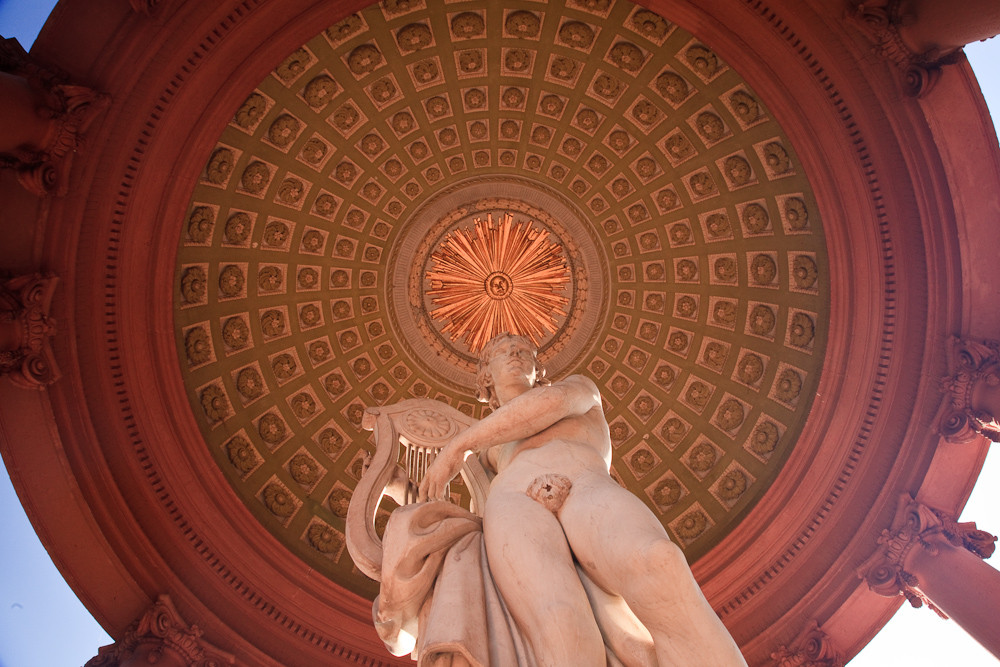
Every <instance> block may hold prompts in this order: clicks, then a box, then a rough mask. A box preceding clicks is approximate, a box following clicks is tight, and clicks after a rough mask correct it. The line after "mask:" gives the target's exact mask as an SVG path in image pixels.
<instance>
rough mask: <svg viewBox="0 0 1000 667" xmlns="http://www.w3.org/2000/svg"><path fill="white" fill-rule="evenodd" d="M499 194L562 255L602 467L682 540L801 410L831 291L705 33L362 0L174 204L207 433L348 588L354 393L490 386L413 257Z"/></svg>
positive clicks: (743, 490) (767, 454)
mask: <svg viewBox="0 0 1000 667" xmlns="http://www.w3.org/2000/svg"><path fill="white" fill-rule="evenodd" d="M237 106H238V108H235V107H237ZM507 213H510V214H512V215H513V216H514V218H515V220H516V221H518V222H526V221H531V223H532V224H534V225H536V226H537V229H540V230H544V231H546V232H550V233H551V235H550V237H549V238H550V239H551V240H552V241H556V242H558V243H559V244H560V246H561V247H562V248H563V252H564V254H565V260H566V262H567V267H568V272H567V277H566V281H565V283H564V284H563V286H562V287H560V289H561V292H560V294H561V295H562V297H563V298H564V299H565V301H566V306H565V311H566V312H565V313H564V314H563V315H564V316H559V317H557V318H556V319H555V320H554V324H552V326H551V327H549V329H546V333H545V336H544V341H543V343H542V347H541V349H542V353H541V355H542V358H543V360H544V361H546V363H547V364H548V365H549V367H550V372H553V371H554V375H555V376H556V377H559V376H563V375H566V374H569V373H585V374H587V375H589V376H590V377H592V378H593V379H594V380H595V381H597V382H598V384H599V386H600V387H601V391H602V394H603V396H604V399H605V409H606V414H607V418H608V422H609V423H610V425H611V435H612V439H613V443H614V446H615V451H614V462H613V474H614V475H615V477H616V478H617V479H619V480H620V481H621V482H622V483H623V484H624V485H626V486H628V487H629V488H631V489H632V490H633V491H634V492H635V493H636V494H637V495H638V496H639V497H640V498H642V499H643V500H644V501H645V502H646V503H647V504H648V505H649V506H650V508H651V509H652V510H653V511H654V512H655V513H656V514H657V516H659V517H660V518H661V519H662V521H663V523H664V525H665V526H667V529H668V531H669V532H670V534H671V536H672V538H673V539H674V540H675V541H677V542H678V543H679V544H680V545H682V546H683V547H684V549H685V551H686V552H687V554H688V556H689V558H692V559H693V558H696V557H697V556H698V555H700V554H702V553H704V552H705V551H706V550H708V549H709V548H710V547H711V546H712V545H713V544H715V543H717V542H718V541H719V540H720V539H721V538H722V537H723V536H724V535H725V534H726V533H727V532H728V531H729V530H730V529H731V528H732V527H733V526H734V525H735V523H736V522H737V521H738V520H739V518H740V517H741V516H742V515H743V514H744V513H745V511H746V510H747V509H749V507H750V506H752V504H753V503H754V502H755V501H756V500H757V499H758V498H759V497H760V496H761V494H762V493H763V491H764V490H766V488H767V486H768V484H769V483H770V482H771V481H772V480H773V479H774V477H775V475H776V474H777V472H778V471H779V469H780V466H781V464H782V463H783V462H784V460H785V459H786V458H787V455H788V453H789V452H790V450H791V448H792V447H793V446H794V445H795V441H796V438H797V435H798V433H799V432H800V431H801V428H802V425H803V423H804V421H805V418H806V416H807V412H808V408H809V405H810V403H811V397H812V395H813V393H814V391H815V388H816V386H817V382H818V379H819V377H818V376H819V371H820V367H821V365H822V356H823V350H824V344H825V339H826V330H827V317H828V303H829V296H828V294H829V291H828V290H829V281H828V276H827V273H826V271H827V262H826V254H825V247H824V242H823V235H822V229H821V225H820V221H819V219H818V215H817V212H816V204H815V201H814V199H813V197H812V195H811V193H810V190H809V186H808V182H807V180H806V178H805V175H804V174H803V173H802V170H801V166H800V164H799V162H798V160H797V158H796V155H795V151H794V150H793V147H792V146H790V145H789V142H788V139H787V137H786V136H785V134H784V133H783V132H782V131H781V129H780V128H779V127H778V125H777V123H776V122H775V121H774V119H773V118H772V117H771V116H770V115H769V113H768V111H767V108H766V104H765V103H764V101H763V100H760V99H758V97H757V96H756V95H755V93H754V92H753V91H752V90H751V88H750V87H749V86H748V85H747V83H746V82H745V81H743V79H741V77H740V76H739V75H738V74H737V73H736V72H735V71H733V69H732V68H730V67H729V66H728V65H727V64H726V63H725V62H723V61H722V60H721V59H720V58H719V57H718V56H717V55H716V54H715V53H713V51H712V50H711V49H710V48H709V46H708V45H705V44H703V43H701V42H700V41H698V39H697V38H696V37H694V36H692V35H691V34H689V33H687V32H685V31H683V30H682V29H680V28H678V27H677V26H675V25H674V24H672V23H670V22H669V21H667V20H665V19H663V18H661V17H659V16H656V15H655V14H652V13H651V12H649V11H647V10H644V9H642V8H639V7H637V6H635V5H632V4H630V3H627V2H617V3H613V4H612V3H607V2H600V1H595V0H589V1H584V2H578V1H576V0H569V1H568V2H566V3H565V4H564V3H563V2H549V3H536V2H520V3H510V4H502V3H494V2H461V1H458V2H443V1H435V2H430V1H428V2H420V1H414V2H386V3H384V4H381V5H373V6H370V7H368V8H367V9H365V10H364V11H362V12H360V13H359V14H357V15H353V16H351V17H349V18H348V19H346V20H344V21H342V22H341V23H339V24H337V25H335V26H333V27H331V28H329V29H328V30H325V31H324V32H322V33H321V34H319V35H318V36H317V37H315V38H314V39H312V40H310V41H309V42H308V43H307V44H305V45H304V46H303V47H302V48H301V49H299V50H297V51H296V52H294V53H292V54H291V55H290V56H289V57H288V59H287V60H285V61H284V62H282V63H281V64H279V65H278V66H277V67H276V68H275V70H274V72H273V74H272V75H271V76H269V77H267V78H266V79H265V80H264V81H262V82H261V83H260V85H259V86H257V88H256V90H255V91H254V92H253V93H252V94H251V95H250V96H249V97H248V98H247V99H246V101H245V102H243V103H242V105H239V104H236V105H234V117H233V120H232V122H231V123H230V124H229V126H228V127H227V128H226V129H225V131H224V132H223V133H222V136H221V137H219V140H218V143H217V145H216V147H215V148H214V149H213V151H212V152H211V154H210V155H207V156H206V166H205V170H204V172H203V173H202V174H201V180H200V182H199V184H198V186H197V187H196V189H195V192H194V194H193V197H192V201H191V205H190V208H189V215H188V218H187V219H186V220H182V221H178V225H179V226H180V227H181V230H180V248H179V255H178V259H177V278H176V294H175V301H176V309H175V312H176V333H177V344H178V353H179V360H180V364H181V366H182V369H183V373H184V378H185V382H186V385H187V388H188V392H189V395H190V398H191V402H192V409H193V410H194V412H195V416H196V419H197V420H198V422H199V423H200V425H201V430H202V433H203V435H204V437H205V441H206V443H207V446H208V447H209V448H210V450H211V452H212V454H213V456H214V457H215V460H216V461H217V462H218V464H219V466H220V467H221V468H222V470H223V471H224V473H225V474H226V476H227V478H228V479H229V480H230V482H231V483H232V485H233V488H234V490H235V491H236V493H238V494H239V496H240V497H241V498H242V499H243V500H244V502H245V503H246V504H247V506H248V507H249V508H250V510H251V511H252V512H253V513H254V514H255V516H257V517H258V518H259V519H260V521H261V522H262V523H263V524H264V525H265V526H266V527H267V528H268V529H269V530H270V531H271V532H272V533H274V534H275V535H276V536H277V537H278V538H279V539H280V540H282V541H283V542H284V543H285V544H286V545H287V546H288V547H289V549H291V550H292V551H293V552H295V553H296V554H298V555H299V556H300V557H301V558H303V559H305V560H306V561H307V562H309V563H310V565H312V566H313V567H315V568H316V569H317V570H319V571H321V572H323V573H325V574H327V575H328V576H330V577H331V578H333V579H334V580H336V581H339V582H341V583H343V584H344V585H345V586H347V587H348V588H350V589H352V590H355V591H357V592H360V593H362V594H367V595H371V594H373V592H374V587H373V585H372V583H371V582H368V581H367V580H366V579H365V578H364V577H362V576H361V575H360V574H358V573H357V572H356V571H354V570H353V567H352V564H351V561H350V557H349V556H348V555H347V553H346V551H345V550H344V548H343V527H344V517H345V516H346V505H347V500H348V499H349V497H350V494H351V491H352V489H353V488H354V485H355V484H356V481H357V478H358V475H359V473H360V470H361V466H362V461H363V450H364V448H366V447H369V446H370V445H369V444H368V442H369V434H367V433H365V432H362V431H360V430H359V426H360V422H361V415H362V412H363V410H364V408H365V407H367V406H372V405H378V404H384V403H393V402H396V401H398V400H402V399H404V398H408V397H413V396H431V397H435V398H438V399H440V400H443V401H446V402H448V403H450V404H451V405H453V406H455V407H457V408H458V409H460V410H462V411H463V412H466V413H467V414H474V415H476V416H481V415H482V414H483V413H482V408H481V406H479V405H478V404H476V403H475V402H474V400H473V399H472V391H471V386H472V378H471V376H472V373H471V358H472V357H471V355H470V354H469V349H468V346H467V345H465V344H464V343H463V341H461V340H459V341H457V342H456V341H452V340H451V336H450V335H449V334H448V333H447V332H442V327H444V326H445V325H446V324H447V322H448V320H446V319H442V318H434V317H431V316H429V311H430V310H431V309H433V307H434V306H433V302H432V299H433V295H429V293H430V292H432V291H433V289H434V284H432V283H433V280H438V277H432V278H428V276H427V273H428V271H432V270H434V267H435V266H436V264H435V262H434V259H433V258H434V256H435V253H438V254H439V256H440V253H442V252H446V250H444V248H446V246H447V244H448V243H454V241H453V239H454V238H456V234H461V233H463V231H462V230H469V233H473V232H471V230H473V220H474V219H475V218H476V217H486V215H488V214H492V215H493V216H494V217H495V218H500V217H502V216H503V215H505V214H507ZM448 239H452V241H448Z"/></svg>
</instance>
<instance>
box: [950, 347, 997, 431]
mask: <svg viewBox="0 0 1000 667" xmlns="http://www.w3.org/2000/svg"><path fill="white" fill-rule="evenodd" d="M948 372H949V373H950V375H949V376H948V377H945V378H942V380H941V388H942V389H943V390H944V392H945V406H944V409H943V414H942V415H941V417H940V422H939V430H940V432H941V435H943V436H944V437H945V438H946V439H947V440H948V441H949V442H955V443H962V442H969V441H970V440H972V439H973V438H975V437H977V436H984V437H986V438H989V439H990V440H991V441H993V442H1000V424H998V423H997V419H998V418H1000V343H998V342H997V341H972V340H961V339H958V338H953V339H952V340H951V344H950V346H949V349H948Z"/></svg>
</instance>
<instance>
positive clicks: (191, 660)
mask: <svg viewBox="0 0 1000 667" xmlns="http://www.w3.org/2000/svg"><path fill="white" fill-rule="evenodd" d="M201 635H202V632H201V630H200V629H199V628H198V626H197V625H188V624H187V623H185V621H184V619H183V618H181V615H180V614H179V613H178V611H177V609H176V608H175V607H174V605H173V603H172V602H171V601H170V597H169V596H167V595H161V596H160V597H159V598H157V600H156V602H155V603H153V606H152V607H150V608H149V609H148V610H146V612H145V613H144V614H143V615H142V616H141V617H139V619H138V620H137V621H135V622H134V623H132V625H130V626H129V628H128V629H127V630H126V631H125V634H124V635H123V636H122V638H121V639H119V640H118V641H117V642H115V643H114V644H111V645H110V646H102V647H101V648H100V650H99V651H98V653H97V655H96V656H95V657H93V658H91V659H90V660H88V661H87V664H86V665H85V667H132V666H133V665H140V664H147V665H148V664H157V665H163V666H164V667H170V666H173V665H177V666H178V667H180V666H181V665H185V666H187V665H193V666H195V667H221V665H232V664H234V662H235V658H234V657H233V656H232V655H230V654H229V653H226V652H224V651H221V650H219V649H217V648H216V647H214V646H212V645H211V644H209V643H208V642H206V641H205V640H204V639H202V638H201Z"/></svg>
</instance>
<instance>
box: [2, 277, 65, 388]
mask: <svg viewBox="0 0 1000 667" xmlns="http://www.w3.org/2000/svg"><path fill="white" fill-rule="evenodd" d="M58 281H59V279H58V278H56V277H55V276H53V275H46V276H43V275H41V274H37V273H36V274H31V275H26V276H18V277H16V278H11V279H9V280H6V281H3V282H0V375H7V376H8V377H9V378H10V380H11V382H13V383H14V384H16V385H18V386H19V387H24V388H25V389H44V388H45V386H46V385H49V384H52V383H53V382H55V381H56V380H58V379H59V370H58V368H57V367H56V360H55V357H54V355H53V353H52V348H51V346H50V345H49V339H50V338H52V336H53V335H55V320H53V319H52V318H51V317H49V307H50V304H51V302H52V293H53V292H54V291H55V288H56V283H57V282H58Z"/></svg>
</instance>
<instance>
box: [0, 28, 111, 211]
mask: <svg viewBox="0 0 1000 667" xmlns="http://www.w3.org/2000/svg"><path fill="white" fill-rule="evenodd" d="M108 101H109V100H108V96H107V95H103V94H100V93H97V92H95V91H93V90H91V89H90V88H86V87H84V86H79V85H75V84H73V83H71V82H70V81H69V80H68V78H67V77H66V75H65V74H63V73H61V72H58V71H56V70H54V69H50V68H47V67H44V66H42V65H40V64H39V63H37V62H35V61H34V60H33V59H32V58H31V56H29V55H28V54H27V52H25V50H24V49H23V48H22V47H21V45H20V44H19V43H18V41H17V40H16V39H3V38H0V120H2V122H0V128H2V129H0V167H6V168H9V169H14V170H16V171H17V179H18V182H19V183H20V184H21V185H22V186H23V187H24V188H25V189H26V190H28V191H29V192H32V193H34V194H37V195H39V196H42V195H46V194H50V193H55V194H59V195H62V194H65V192H66V190H67V185H66V173H67V172H68V171H69V161H70V159H71V158H72V155H73V152H74V151H75V150H76V148H77V146H79V144H80V137H81V135H82V134H83V132H84V131H85V130H86V129H87V127H88V126H89V125H90V123H91V121H93V119H94V117H95V116H96V115H97V113H98V112H99V111H101V110H102V109H104V108H105V107H106V106H107V105H108Z"/></svg>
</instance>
